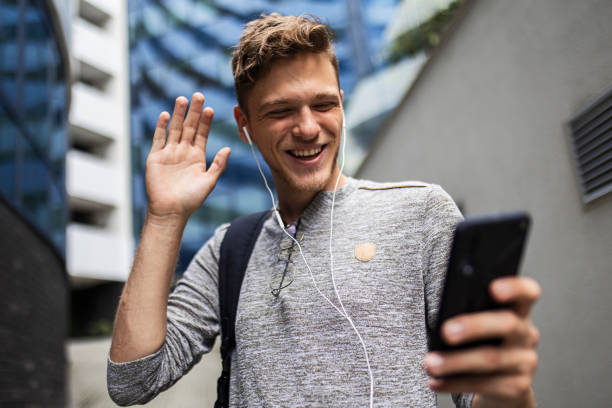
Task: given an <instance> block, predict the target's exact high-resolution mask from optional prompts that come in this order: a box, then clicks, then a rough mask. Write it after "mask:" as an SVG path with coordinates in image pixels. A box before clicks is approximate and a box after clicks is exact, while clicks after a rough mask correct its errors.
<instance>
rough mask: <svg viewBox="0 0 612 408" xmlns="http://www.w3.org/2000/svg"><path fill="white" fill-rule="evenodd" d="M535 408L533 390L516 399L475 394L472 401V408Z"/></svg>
mask: <svg viewBox="0 0 612 408" xmlns="http://www.w3.org/2000/svg"><path fill="white" fill-rule="evenodd" d="M536 406H537V402H536V399H535V394H534V392H533V389H530V390H529V391H528V392H527V393H526V394H525V395H523V396H521V397H518V398H516V399H506V398H497V397H491V396H488V395H482V394H478V393H477V394H474V398H473V400H472V408H488V407H491V408H493V407H495V408H535V407H536Z"/></svg>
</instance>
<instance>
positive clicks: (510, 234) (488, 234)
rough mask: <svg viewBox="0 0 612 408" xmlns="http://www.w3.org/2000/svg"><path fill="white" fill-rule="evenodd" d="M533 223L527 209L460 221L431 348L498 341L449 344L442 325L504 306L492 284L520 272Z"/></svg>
mask: <svg viewBox="0 0 612 408" xmlns="http://www.w3.org/2000/svg"><path fill="white" fill-rule="evenodd" d="M530 224H531V218H530V216H529V215H528V214H527V213H525V212H512V213H501V214H491V215H483V216H475V217H469V218H466V219H465V220H464V221H461V222H460V223H459V224H457V227H456V229H455V235H454V238H453V244H452V248H451V253H450V258H449V261H448V269H447V272H446V279H445V281H444V288H443V292H442V299H441V301H440V308H439V312H438V319H437V323H436V327H435V328H434V331H433V333H432V338H431V339H430V349H431V350H453V349H459V348H467V347H474V346H477V345H481V344H486V343H491V344H495V343H499V340H496V339H491V340H487V341H478V342H473V343H469V344H462V345H460V346H450V345H448V344H447V343H446V342H444V340H442V337H441V333H440V328H441V327H442V324H443V323H444V322H445V321H446V320H447V319H450V318H451V317H454V316H457V315H460V314H464V313H474V312H479V311H483V310H491V309H499V308H502V307H504V305H503V304H499V303H497V302H495V301H494V300H493V299H492V298H491V296H490V294H489V285H490V284H491V282H492V281H493V280H495V279H496V278H499V277H502V276H507V275H517V274H518V271H519V265H520V262H521V258H522V254H523V250H524V248H525V243H526V240H527V234H528V232H529V227H530ZM506 306H507V305H506Z"/></svg>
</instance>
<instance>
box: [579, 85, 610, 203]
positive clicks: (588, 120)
mask: <svg viewBox="0 0 612 408" xmlns="http://www.w3.org/2000/svg"><path fill="white" fill-rule="evenodd" d="M568 127H569V130H570V144H571V148H572V153H573V156H574V161H575V164H576V168H577V175H578V181H579V183H580V186H581V188H582V200H583V201H584V203H585V204H586V203H589V202H591V201H593V200H595V199H597V198H599V197H602V196H604V195H605V194H608V193H610V192H612V88H611V89H609V90H608V91H607V92H606V93H605V94H604V95H603V96H602V97H600V98H599V99H598V100H596V101H595V102H594V103H592V104H591V105H590V106H588V107H587V108H586V109H584V110H583V111H582V112H580V113H579V114H577V115H576V116H575V117H574V118H572V119H571V120H570V121H569V122H568Z"/></svg>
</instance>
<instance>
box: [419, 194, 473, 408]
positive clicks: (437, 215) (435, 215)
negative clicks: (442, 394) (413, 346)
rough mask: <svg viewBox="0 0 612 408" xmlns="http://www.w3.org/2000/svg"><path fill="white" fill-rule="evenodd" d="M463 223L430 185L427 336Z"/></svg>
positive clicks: (464, 407)
mask: <svg viewBox="0 0 612 408" xmlns="http://www.w3.org/2000/svg"><path fill="white" fill-rule="evenodd" d="M462 219H463V216H462V215H461V212H460V211H459V209H458V208H457V205H456V204H455V202H454V201H453V199H452V198H451V197H450V196H449V195H448V193H446V191H444V190H443V189H442V188H441V187H440V186H437V185H433V186H432V187H431V191H430V192H429V194H428V197H427V204H426V209H425V217H424V225H423V231H424V239H425V246H424V248H425V251H424V256H423V271H424V272H423V279H424V286H425V308H426V311H427V332H428V334H430V333H431V332H432V331H433V330H434V328H435V326H436V319H437V316H438V309H439V303H440V297H441V295H442V288H443V286H444V277H445V275H446V267H447V264H448V257H449V256H450V247H451V243H452V240H453V235H454V231H455V226H456V225H457V223H458V222H459V221H461V220H462ZM472 396H473V395H472V394H454V395H453V396H452V397H453V401H454V402H455V405H456V406H457V407H460V408H468V407H471V405H472Z"/></svg>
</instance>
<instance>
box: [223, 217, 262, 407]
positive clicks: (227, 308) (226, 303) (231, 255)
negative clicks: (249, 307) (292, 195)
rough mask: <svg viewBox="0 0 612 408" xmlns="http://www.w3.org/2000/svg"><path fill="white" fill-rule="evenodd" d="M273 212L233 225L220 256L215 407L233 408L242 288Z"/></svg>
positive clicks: (236, 221)
mask: <svg viewBox="0 0 612 408" xmlns="http://www.w3.org/2000/svg"><path fill="white" fill-rule="evenodd" d="M269 214H270V211H269V210H268V211H262V212H259V213H254V214H248V215H243V216H241V217H238V218H236V219H235V220H234V222H232V224H231V225H230V226H229V228H228V230H227V232H226V233H225V237H223V241H222V242H221V251H220V257H219V311H220V316H221V359H222V361H223V370H222V371H221V376H220V377H219V379H218V380H217V401H216V402H215V406H214V407H215V408H227V407H229V386H230V370H231V365H232V351H233V350H234V348H235V347H236V331H235V324H236V309H237V308H238V297H239V296H240V287H241V285H242V279H243V278H244V273H245V271H246V268H247V265H248V263H249V259H250V258H251V252H253V247H254V246H255V242H256V241H257V238H258V237H259V233H260V232H261V228H262V226H263V223H264V221H265V220H266V218H268V215H269Z"/></svg>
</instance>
